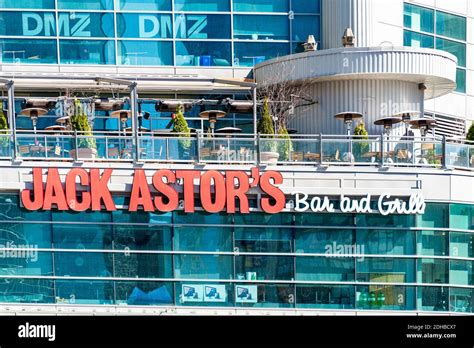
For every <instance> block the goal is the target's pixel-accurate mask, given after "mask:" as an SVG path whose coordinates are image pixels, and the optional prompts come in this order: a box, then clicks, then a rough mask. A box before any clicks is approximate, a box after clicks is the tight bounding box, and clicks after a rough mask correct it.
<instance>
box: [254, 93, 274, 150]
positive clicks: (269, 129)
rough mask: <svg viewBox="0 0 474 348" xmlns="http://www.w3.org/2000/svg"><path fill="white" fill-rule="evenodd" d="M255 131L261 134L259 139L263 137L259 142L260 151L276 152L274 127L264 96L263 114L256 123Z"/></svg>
mask: <svg viewBox="0 0 474 348" xmlns="http://www.w3.org/2000/svg"><path fill="white" fill-rule="evenodd" d="M257 132H258V133H260V134H262V136H261V139H264V140H263V141H261V143H260V151H261V152H276V151H277V142H276V141H275V140H274V139H275V135H274V134H275V129H274V128H273V120H272V117H271V116H270V110H269V107H268V99H266V98H265V100H264V101H263V114H262V118H261V119H260V120H259V122H258V125H257Z"/></svg>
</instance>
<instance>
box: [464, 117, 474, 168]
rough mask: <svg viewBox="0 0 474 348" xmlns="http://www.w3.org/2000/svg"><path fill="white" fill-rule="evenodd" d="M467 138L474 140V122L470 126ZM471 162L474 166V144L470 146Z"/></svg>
mask: <svg viewBox="0 0 474 348" xmlns="http://www.w3.org/2000/svg"><path fill="white" fill-rule="evenodd" d="M466 140H468V141H473V142H474V123H473V124H471V127H469V131H468V132H467V136H466ZM469 164H470V166H471V167H474V145H473V147H470V148H469Z"/></svg>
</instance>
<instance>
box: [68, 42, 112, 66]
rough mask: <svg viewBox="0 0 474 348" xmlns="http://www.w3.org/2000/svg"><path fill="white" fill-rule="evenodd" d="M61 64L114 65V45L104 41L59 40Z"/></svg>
mask: <svg viewBox="0 0 474 348" xmlns="http://www.w3.org/2000/svg"><path fill="white" fill-rule="evenodd" d="M59 46H60V51H61V64H115V44H114V42H113V41H104V40H88V41H86V40H60V41H59Z"/></svg>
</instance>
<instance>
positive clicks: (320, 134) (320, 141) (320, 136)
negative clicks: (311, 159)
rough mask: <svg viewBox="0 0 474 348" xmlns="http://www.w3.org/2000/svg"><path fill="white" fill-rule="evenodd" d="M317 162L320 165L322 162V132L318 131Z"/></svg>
mask: <svg viewBox="0 0 474 348" xmlns="http://www.w3.org/2000/svg"><path fill="white" fill-rule="evenodd" d="M303 161H304V159H303ZM319 164H321V165H322V164H323V134H322V133H319Z"/></svg>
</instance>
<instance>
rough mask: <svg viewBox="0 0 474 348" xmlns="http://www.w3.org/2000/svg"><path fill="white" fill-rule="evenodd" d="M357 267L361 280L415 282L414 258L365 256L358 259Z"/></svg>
mask: <svg viewBox="0 0 474 348" xmlns="http://www.w3.org/2000/svg"><path fill="white" fill-rule="evenodd" d="M356 268H357V280H358V281H360V282H377V283H413V282H415V260H414V259H390V258H364V259H363V260H357V264H356Z"/></svg>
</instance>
